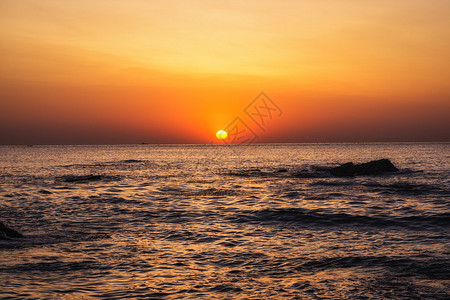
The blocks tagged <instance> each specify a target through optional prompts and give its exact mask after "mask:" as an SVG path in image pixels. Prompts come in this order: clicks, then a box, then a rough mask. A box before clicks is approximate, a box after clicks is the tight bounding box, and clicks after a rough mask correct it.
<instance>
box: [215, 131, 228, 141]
mask: <svg viewBox="0 0 450 300" xmlns="http://www.w3.org/2000/svg"><path fill="white" fill-rule="evenodd" d="M227 136H228V134H227V132H226V131H225V130H219V131H217V133H216V137H217V138H218V139H219V140H223V139H226V138H227Z"/></svg>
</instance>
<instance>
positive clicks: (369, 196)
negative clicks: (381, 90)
mask: <svg viewBox="0 0 450 300" xmlns="http://www.w3.org/2000/svg"><path fill="white" fill-rule="evenodd" d="M380 158H388V159H390V160H391V161H392V162H393V163H394V165H396V166H397V167H398V168H399V169H400V171H399V172H398V173H395V174H386V175H383V176H358V177H354V178H338V177H332V176H330V175H328V173H327V172H325V171H324V170H325V169H326V168H327V167H331V166H336V165H338V164H341V163H345V162H348V161H353V162H355V163H360V162H366V161H370V160H374V159H380ZM449 175H450V144H283V145H278V144H273V145H247V146H244V145H241V146H238V145H236V146H225V145H215V146H213V145H130V146H34V147H24V146H23V147H19V146H2V147H0V221H2V222H4V223H5V224H7V225H8V226H9V227H12V228H14V229H16V230H17V231H19V232H21V233H23V234H24V235H25V238H23V239H11V240H2V241H0V298H5V299H8V298H20V299H27V298H29V299H98V298H101V299H122V298H136V299H449V298H450V281H449V280H450V235H449V233H450V201H449V200H450V197H449V196H450V180H449V178H450V176H449ZM77 176H84V177H77Z"/></svg>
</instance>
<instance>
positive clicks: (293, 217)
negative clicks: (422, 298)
mask: <svg viewBox="0 0 450 300" xmlns="http://www.w3.org/2000/svg"><path fill="white" fill-rule="evenodd" d="M230 221H234V222H238V223H251V224H276V225H296V226H311V225H315V226H346V225H347V226H361V227H377V228H379V227H388V226H399V227H411V228H417V227H423V226H426V225H428V226H441V227H449V226H450V213H440V214H434V215H423V216H408V217H392V216H364V215H352V214H346V213H325V212H320V211H317V210H308V209H303V208H281V209H262V210H256V211H248V212H246V213H242V214H239V215H237V216H233V217H230Z"/></svg>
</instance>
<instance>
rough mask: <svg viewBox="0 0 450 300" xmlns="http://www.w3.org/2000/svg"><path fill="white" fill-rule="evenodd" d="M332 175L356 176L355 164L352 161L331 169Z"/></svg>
mask: <svg viewBox="0 0 450 300" xmlns="http://www.w3.org/2000/svg"><path fill="white" fill-rule="evenodd" d="M330 173H331V175H334V176H339V177H344V176H355V165H354V164H353V163H352V162H349V163H346V164H343V165H340V166H339V167H336V168H332V169H331V170H330Z"/></svg>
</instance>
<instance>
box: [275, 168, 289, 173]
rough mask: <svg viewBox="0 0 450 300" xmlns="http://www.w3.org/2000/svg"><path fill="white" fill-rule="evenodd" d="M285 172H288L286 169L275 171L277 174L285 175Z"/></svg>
mask: <svg viewBox="0 0 450 300" xmlns="http://www.w3.org/2000/svg"><path fill="white" fill-rule="evenodd" d="M287 171H288V170H287V169H284V168H281V169H278V170H276V172H277V173H286V172H287Z"/></svg>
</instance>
